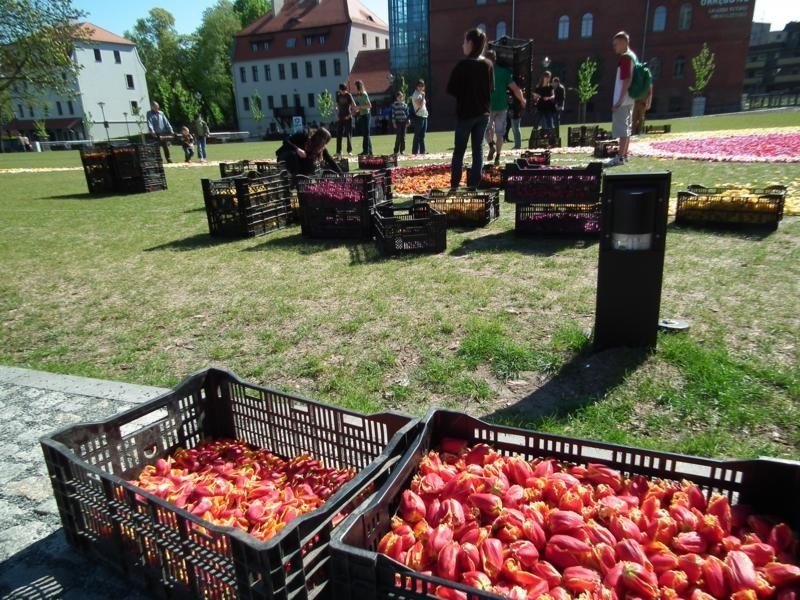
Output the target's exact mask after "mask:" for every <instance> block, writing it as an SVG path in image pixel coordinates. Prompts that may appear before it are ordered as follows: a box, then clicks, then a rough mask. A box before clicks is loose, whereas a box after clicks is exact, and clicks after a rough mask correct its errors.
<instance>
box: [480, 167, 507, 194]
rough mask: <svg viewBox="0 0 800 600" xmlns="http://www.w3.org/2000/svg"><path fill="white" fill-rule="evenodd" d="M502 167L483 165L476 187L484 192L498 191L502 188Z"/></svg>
mask: <svg viewBox="0 0 800 600" xmlns="http://www.w3.org/2000/svg"><path fill="white" fill-rule="evenodd" d="M503 170H504V167H503V165H483V169H482V170H481V182H480V185H479V186H478V187H480V188H481V189H484V190H488V189H495V190H499V189H500V188H502V187H503Z"/></svg>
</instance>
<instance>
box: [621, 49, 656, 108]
mask: <svg viewBox="0 0 800 600" xmlns="http://www.w3.org/2000/svg"><path fill="white" fill-rule="evenodd" d="M626 54H627V55H628V56H630V57H631V60H632V61H633V74H632V75H631V85H630V87H629V88H628V95H629V96H630V97H631V98H633V99H634V100H641V99H642V98H646V97H647V94H648V93H650V88H651V87H653V72H652V71H651V70H650V68H649V67H648V66H647V64H645V63H642V62H639V59H638V58H636V55H635V54H634V53H633V52H626Z"/></svg>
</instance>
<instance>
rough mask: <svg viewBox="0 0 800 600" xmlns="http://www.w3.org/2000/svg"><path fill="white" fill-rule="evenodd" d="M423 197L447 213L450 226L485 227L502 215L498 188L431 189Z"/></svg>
mask: <svg viewBox="0 0 800 600" xmlns="http://www.w3.org/2000/svg"><path fill="white" fill-rule="evenodd" d="M422 198H423V199H424V200H425V201H426V202H428V203H429V204H430V206H431V208H434V209H435V210H438V211H440V212H443V213H444V214H446V215H447V225H448V227H483V226H485V225H488V224H489V223H491V222H492V221H494V220H495V219H496V218H498V217H499V216H500V193H499V192H498V191H497V190H468V189H466V188H458V189H455V190H431V191H430V192H428V193H427V194H425V196H423V197H422Z"/></svg>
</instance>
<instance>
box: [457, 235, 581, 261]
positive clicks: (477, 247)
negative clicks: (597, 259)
mask: <svg viewBox="0 0 800 600" xmlns="http://www.w3.org/2000/svg"><path fill="white" fill-rule="evenodd" d="M596 245H597V239H596V238H580V237H569V236H551V237H544V236H542V237H534V236H522V235H517V234H515V233H514V231H513V230H508V231H502V232H500V233H494V234H492V235H485V236H482V237H478V238H472V239H466V240H463V241H462V242H461V244H460V245H459V246H457V247H456V248H453V249H452V250H450V254H451V255H453V256H467V255H469V254H481V253H482V254H485V253H490V252H494V253H496V252H518V253H519V254H530V255H536V256H552V255H554V254H558V253H559V252H560V251H562V250H567V249H569V248H591V247H592V246H596Z"/></svg>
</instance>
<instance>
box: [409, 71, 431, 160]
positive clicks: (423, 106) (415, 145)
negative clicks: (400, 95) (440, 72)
mask: <svg viewBox="0 0 800 600" xmlns="http://www.w3.org/2000/svg"><path fill="white" fill-rule="evenodd" d="M411 104H412V105H413V107H414V138H413V139H412V140H411V154H425V134H426V133H427V131H428V102H427V100H426V99H425V82H424V81H423V80H422V79H420V80H419V81H417V87H416V89H415V90H414V93H413V94H411Z"/></svg>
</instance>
